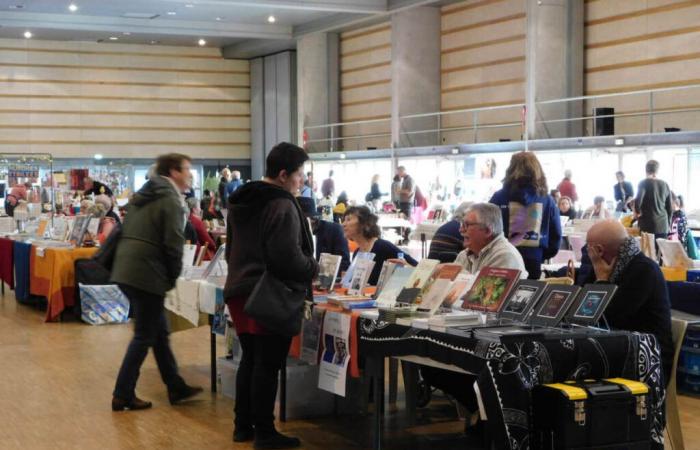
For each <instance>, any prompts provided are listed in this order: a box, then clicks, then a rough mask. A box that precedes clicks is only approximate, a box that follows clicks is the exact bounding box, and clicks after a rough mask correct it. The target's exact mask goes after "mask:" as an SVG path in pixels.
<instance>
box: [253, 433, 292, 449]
mask: <svg viewBox="0 0 700 450" xmlns="http://www.w3.org/2000/svg"><path fill="white" fill-rule="evenodd" d="M300 446H301V441H300V440H299V439H297V438H295V437H291V436H285V435H284V434H282V433H279V432H277V431H275V432H274V433H273V434H270V435H265V436H259V435H258V436H255V443H254V444H253V448H254V449H255V450H268V449H277V448H297V447H300Z"/></svg>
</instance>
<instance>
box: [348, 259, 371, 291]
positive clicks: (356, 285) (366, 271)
mask: <svg viewBox="0 0 700 450" xmlns="http://www.w3.org/2000/svg"><path fill="white" fill-rule="evenodd" d="M372 269H374V261H372V260H371V259H361V260H359V261H358V262H357V264H356V265H355V271H354V272H353V274H352V279H351V280H350V288H348V294H350V295H361V294H362V291H363V290H364V289H365V286H367V280H369V276H370V275H371V274H372Z"/></svg>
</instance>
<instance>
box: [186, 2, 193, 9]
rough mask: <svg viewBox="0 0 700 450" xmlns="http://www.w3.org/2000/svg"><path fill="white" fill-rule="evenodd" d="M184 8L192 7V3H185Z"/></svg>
mask: <svg viewBox="0 0 700 450" xmlns="http://www.w3.org/2000/svg"><path fill="white" fill-rule="evenodd" d="M185 8H194V5H193V4H192V3H188V4H186V5H185Z"/></svg>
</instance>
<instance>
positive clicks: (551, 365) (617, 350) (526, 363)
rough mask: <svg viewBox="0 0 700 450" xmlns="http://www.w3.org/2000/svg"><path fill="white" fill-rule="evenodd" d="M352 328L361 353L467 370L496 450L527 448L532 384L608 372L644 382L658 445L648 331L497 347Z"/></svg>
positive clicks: (660, 408) (657, 374) (365, 323)
mask: <svg viewBox="0 0 700 450" xmlns="http://www.w3.org/2000/svg"><path fill="white" fill-rule="evenodd" d="M358 327H359V330H358V336H359V353H360V355H362V356H365V357H388V356H409V355H415V356H423V357H429V358H431V359H433V360H435V361H438V362H441V363H444V364H452V365H455V366H457V367H459V368H461V369H464V370H466V371H468V372H470V373H473V374H475V375H476V376H477V377H478V380H477V382H478V386H479V390H480V392H481V397H482V400H483V403H484V408H485V410H486V414H487V416H488V426H489V430H490V432H491V435H492V436H493V437H494V439H496V448H500V449H513V450H520V449H527V448H529V426H528V424H529V419H530V414H529V411H530V391H531V389H532V388H533V387H534V386H536V385H539V384H544V383H553V382H561V381H566V380H572V379H584V378H594V379H600V378H613V377H622V378H627V379H631V380H639V381H642V382H644V383H646V384H647V385H648V386H649V388H650V390H651V398H650V400H651V401H650V403H651V414H652V439H653V441H654V448H663V429H664V425H665V417H664V411H665V409H664V398H665V390H664V385H663V382H662V376H661V373H662V369H661V359H660V352H659V348H658V345H657V344H656V339H655V338H654V336H653V335H649V334H640V333H629V332H615V333H607V334H606V333H599V334H596V335H594V336H590V337H586V338H576V339H566V340H546V341H525V340H524V341H521V342H512V343H508V344H502V343H495V342H485V341H482V340H478V339H473V338H467V337H462V336H455V335H450V334H447V333H439V332H435V331H430V330H418V329H415V328H409V327H405V326H401V325H394V324H388V323H386V322H381V321H377V320H371V319H366V318H361V319H360V320H358ZM467 388H468V387H467Z"/></svg>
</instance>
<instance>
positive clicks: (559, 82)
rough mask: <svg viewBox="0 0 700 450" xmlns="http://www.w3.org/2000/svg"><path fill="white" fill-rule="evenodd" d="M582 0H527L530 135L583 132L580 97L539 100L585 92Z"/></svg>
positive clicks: (548, 135) (527, 97) (540, 137)
mask: <svg viewBox="0 0 700 450" xmlns="http://www.w3.org/2000/svg"><path fill="white" fill-rule="evenodd" d="M583 15H584V5H583V0H527V51H526V64H527V92H526V99H527V100H526V102H527V111H528V118H527V120H528V133H529V138H530V139H547V138H561V137H573V136H581V135H582V130H583V122H582V121H571V122H558V123H547V124H538V123H537V122H540V121H542V120H556V119H564V118H573V117H581V116H582V112H583V102H580V101H579V102H567V103H554V104H547V105H538V104H537V102H541V101H546V100H554V99H561V98H567V97H578V96H581V95H583V76H584V73H583V70H584V68H583V56H584V35H583V33H584V23H583V22H584V20H583V19H584V17H583Z"/></svg>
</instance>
